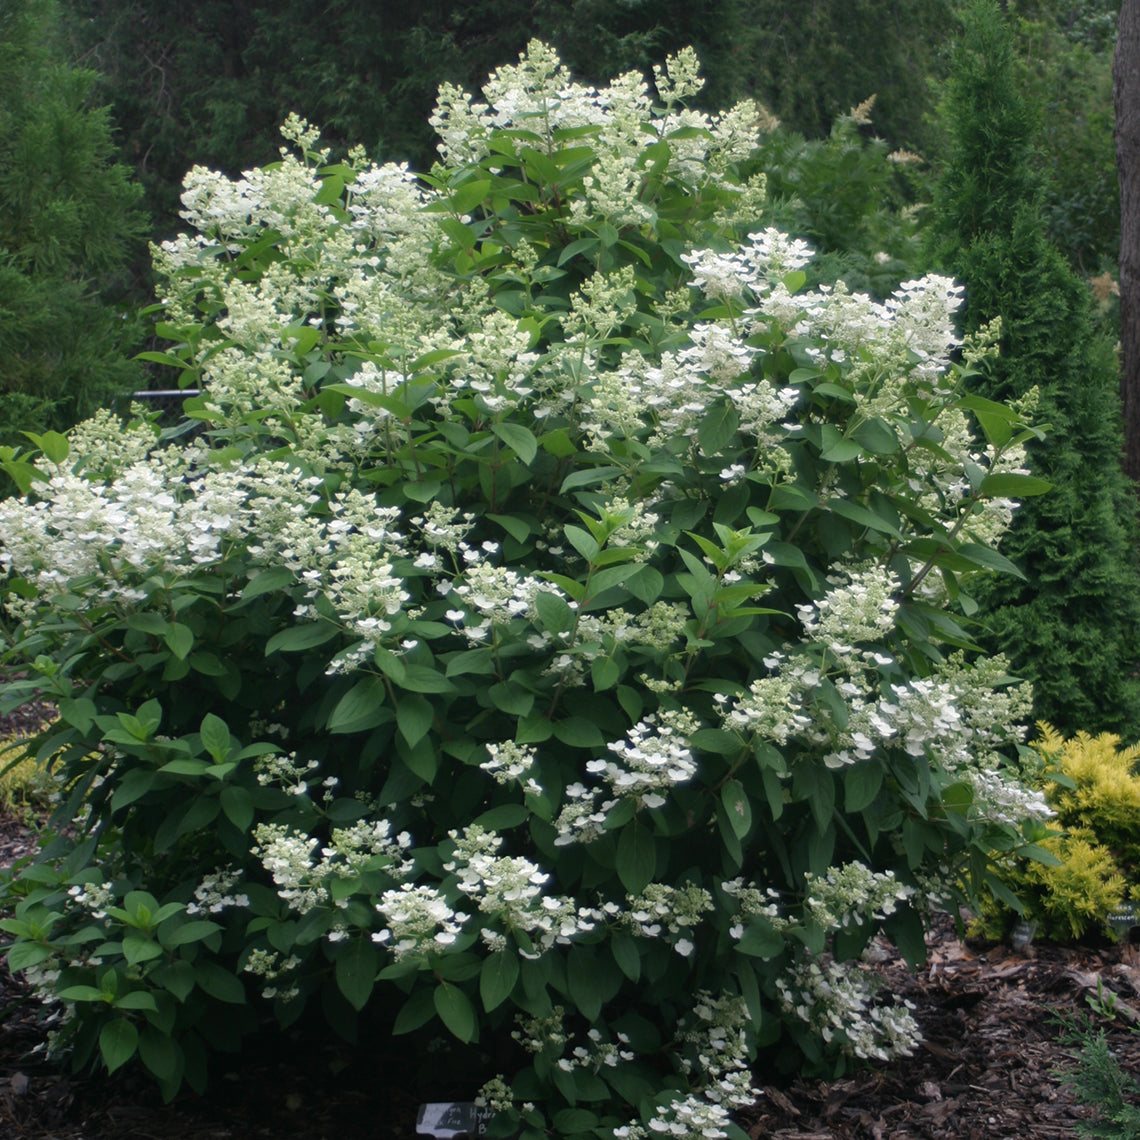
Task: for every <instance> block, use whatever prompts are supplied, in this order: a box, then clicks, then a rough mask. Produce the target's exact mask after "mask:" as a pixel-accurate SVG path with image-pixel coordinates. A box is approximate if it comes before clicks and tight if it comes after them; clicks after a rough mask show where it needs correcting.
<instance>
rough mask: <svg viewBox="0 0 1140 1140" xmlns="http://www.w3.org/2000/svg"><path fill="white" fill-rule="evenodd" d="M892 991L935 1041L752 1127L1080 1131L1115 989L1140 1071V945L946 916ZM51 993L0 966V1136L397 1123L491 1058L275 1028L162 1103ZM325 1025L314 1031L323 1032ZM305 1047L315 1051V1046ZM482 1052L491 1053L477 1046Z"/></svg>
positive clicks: (760, 1118)
mask: <svg viewBox="0 0 1140 1140" xmlns="http://www.w3.org/2000/svg"><path fill="white" fill-rule="evenodd" d="M33 846H34V836H33V835H31V833H29V831H28V830H27V828H26V827H24V826H23V825H22V824H21V823H20V822H18V821H16V820H13V819H9V818H5V817H3V816H0V866H6V865H8V864H10V863H11V862H12V861H13V860H15V859H18V858H21V857H23V856H24V855H27V854H29V853H30V851H31V850H32V848H33ZM875 949H877V950H878V957H879V958H880V959H881V960H880V961H879V963H878V965H877V966H876V969H877V970H878V971H879V972H880V973H881V975H882V976H883V979H884V982H885V989H886V990H887V992H893V993H895V994H897V995H899V996H900V997H904V998H906V999H907V1000H908V1001H910V1002H912V1003H913V1004H914V1006H915V1016H916V1017H917V1019H918V1021H919V1024H920V1025H921V1027H922V1030H923V1033H924V1036H925V1042H924V1044H923V1045H922V1046H921V1048H920V1049H919V1051H918V1052H917V1054H916V1055H915V1056H914V1057H912V1058H909V1059H907V1060H904V1061H900V1062H898V1063H896V1064H892V1065H885V1066H881V1067H879V1068H876V1069H873V1070H865V1071H860V1072H856V1073H855V1074H853V1075H851V1076H849V1077H847V1078H845V1079H842V1080H836V1081H807V1080H796V1081H794V1082H792V1083H791V1084H790V1085H789V1084H786V1083H780V1082H778V1081H776V1080H774V1079H772V1078H771V1076H770V1075H769V1074H766V1073H765V1072H763V1071H758V1072H757V1073H756V1084H757V1085H758V1086H759V1087H761V1088H762V1090H763V1096H762V1097H761V1098H760V1100H759V1101H758V1102H757V1103H756V1104H755V1106H754V1107H753V1108H752V1109H750V1110H748V1111H746V1112H743V1113H741V1114H739V1119H740V1123H741V1125H742V1127H743V1128H744V1129H745V1131H747V1132H748V1134H749V1136H750V1137H751V1138H752V1140H764V1138H771V1140H833V1138H838V1140H1007V1138H1008V1140H1053V1138H1061V1137H1073V1136H1075V1135H1076V1132H1075V1130H1074V1127H1075V1125H1076V1123H1077V1122H1079V1121H1081V1120H1087V1119H1088V1118H1089V1116H1088V1110H1087V1109H1085V1108H1082V1107H1080V1106H1077V1105H1075V1104H1074V1102H1073V1097H1072V1093H1071V1090H1069V1089H1068V1088H1067V1087H1066V1085H1065V1082H1064V1078H1063V1076H1061V1075H1059V1072H1058V1070H1059V1069H1062V1068H1064V1067H1065V1066H1067V1065H1069V1064H1071V1056H1070V1053H1069V1051H1068V1050H1067V1048H1066V1047H1065V1045H1064V1044H1063V1043H1062V1042H1061V1041H1060V1040H1059V1032H1060V1031H1059V1029H1058V1027H1057V1025H1056V1024H1055V1018H1056V1017H1057V1016H1058V1015H1059V1014H1068V1015H1073V1014H1083V1013H1087V1012H1088V1003H1087V1000H1086V999H1087V998H1089V997H1090V996H1091V997H1093V998H1096V997H1097V995H1098V983H1099V986H1100V994H1101V996H1102V997H1103V995H1104V994H1107V993H1111V994H1114V995H1116V999H1117V1000H1116V1016H1115V1018H1114V1019H1113V1020H1111V1021H1104V1020H1102V1021H1101V1022H1100V1024H1102V1025H1104V1027H1105V1028H1106V1030H1107V1032H1108V1035H1109V1039H1110V1044H1111V1046H1112V1048H1113V1049H1114V1051H1115V1052H1116V1054H1117V1057H1118V1059H1119V1060H1120V1062H1121V1065H1122V1067H1123V1068H1125V1069H1126V1070H1127V1071H1129V1072H1131V1073H1133V1074H1136V1075H1138V1076H1140V1034H1138V1033H1133V1032H1131V1031H1130V1026H1131V1025H1132V1024H1134V1023H1137V1022H1138V1021H1140V947H1138V946H1135V945H1113V946H1107V947H1101V948H1087V947H1081V948H1061V947H1052V946H1040V947H1032V948H1030V950H1029V952H1028V953H1027V954H1026V955H1019V954H1015V953H1014V952H1013V951H1011V950H1010V949H1008V948H1007V947H1005V946H1000V945H999V946H992V945H990V946H979V945H974V944H971V943H964V942H962V941H960V940H959V939H958V938H957V936H956V934H955V931H954V926H953V923H952V922H951V921H950V919H949V917H948V916H947V917H946V918H945V921H944V922H942V923H941V924H940V925H939V926H938V929H937V930H936V931H935V932H934V934H933V935H932V936H931V938H930V939H929V941H928V949H929V955H928V961H927V963H926V965H925V966H924V967H923V968H922V969H921V970H920V971H918V972H917V973H916V974H911V973H910V972H909V971H908V970H907V969H906V967H905V965H904V964H903V963H902V962H901V960H900V959H899V957H898V955H897V954H896V953H895V952H894V951H893V950H892V949H891V948H890V947H888V946H885V945H879V944H876V946H875ZM41 1016H42V1010H41V1007H40V1005H39V1003H38V1002H37V1001H36V1000H35V999H34V998H33V997H32V996H31V995H30V994H29V992H28V989H27V987H26V985H25V984H24V983H23V981H22V979H20V978H18V977H17V978H14V977H12V976H11V975H9V973H8V971H7V968H6V967H4V966H2V965H0V1137H2V1138H4V1140H247V1138H248V1140H261V1138H264V1140H277V1138H280V1137H289V1138H290V1140H358V1138H359V1140H365V1138H367V1140H388V1138H391V1140H405V1138H410V1137H412V1136H414V1135H415V1119H416V1108H417V1105H418V1104H419V1103H420V1102H421V1101H425V1100H449V1099H469V1098H470V1097H471V1096H472V1095H473V1093H474V1089H475V1087H476V1086H477V1085H478V1084H479V1083H480V1081H481V1080H482V1079H485V1077H486V1076H487V1075H490V1073H491V1072H492V1071H493V1067H489V1068H487V1070H486V1071H485V1072H483V1073H482V1074H481V1075H477V1074H476V1073H475V1072H473V1071H469V1072H467V1073H466V1074H465V1073H463V1072H462V1071H461V1069H460V1068H459V1067H458V1066H457V1065H456V1064H455V1063H454V1062H453V1060H452V1059H451V1058H449V1057H448V1056H446V1055H443V1056H414V1055H409V1052H410V1051H409V1050H407V1049H406V1048H403V1047H402V1045H403V1043H402V1042H398V1043H397V1044H396V1047H395V1048H392V1047H391V1046H392V1042H391V1041H390V1040H389V1041H385V1040H374V1041H370V1040H368V1039H367V1038H365V1039H362V1040H361V1041H360V1043H359V1044H358V1045H356V1046H349V1045H347V1044H345V1043H343V1042H340V1041H336V1040H331V1039H327V1038H321V1037H320V1036H319V1035H314V1034H309V1035H307V1036H306V1035H304V1034H303V1033H300V1032H299V1031H298V1032H294V1033H290V1032H285V1033H281V1032H277V1033H272V1034H268V1035H266V1037H265V1038H264V1039H260V1040H257V1041H255V1042H254V1043H253V1047H252V1048H250V1047H249V1045H248V1044H247V1047H246V1049H245V1050H244V1052H243V1054H242V1058H241V1059H238V1058H235V1059H234V1060H233V1063H232V1065H231V1066H230V1067H229V1068H228V1069H227V1067H226V1066H225V1065H222V1066H219V1068H218V1071H217V1073H215V1074H214V1075H213V1076H212V1078H211V1084H210V1087H209V1089H208V1091H207V1094H206V1095H205V1096H203V1097H195V1096H193V1095H192V1094H188V1093H187V1094H180V1095H179V1097H177V1098H176V1099H175V1100H174V1102H173V1103H172V1104H170V1105H163V1104H162V1103H161V1100H160V1098H159V1097H158V1095H157V1093H156V1091H155V1088H154V1086H153V1084H152V1083H151V1082H150V1081H149V1080H148V1079H147V1078H146V1077H144V1076H142V1075H140V1074H138V1073H135V1072H125V1073H124V1072H120V1073H116V1074H115V1075H114V1076H112V1077H110V1078H108V1077H106V1076H102V1077H99V1076H96V1077H91V1076H76V1075H74V1074H71V1073H67V1072H63V1071H60V1070H59V1069H58V1068H57V1067H55V1066H53V1065H51V1064H49V1063H47V1062H46V1061H45V1060H43V1058H42V1057H41V1056H40V1055H38V1054H36V1053H35V1052H33V1050H35V1049H36V1047H37V1046H38V1045H40V1044H41V1042H42V1041H43V1039H44V1032H45V1030H44V1026H43V1024H42V1021H41ZM314 1038H316V1040H314ZM306 1049H307V1050H308V1051H307V1052H306V1051H305V1050H306ZM483 1063H484V1065H485V1066H493V1062H492V1061H491V1059H490V1058H483Z"/></svg>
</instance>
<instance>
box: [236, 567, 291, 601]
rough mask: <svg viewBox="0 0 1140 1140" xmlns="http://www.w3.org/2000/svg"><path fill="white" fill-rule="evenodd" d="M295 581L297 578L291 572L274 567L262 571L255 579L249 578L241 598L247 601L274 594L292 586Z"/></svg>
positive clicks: (283, 568) (284, 568)
mask: <svg viewBox="0 0 1140 1140" xmlns="http://www.w3.org/2000/svg"><path fill="white" fill-rule="evenodd" d="M296 580H297V576H296V574H295V573H294V572H293V571H292V570H289V569H288V568H286V567H284V566H274V567H272V568H271V569H269V570H262V571H261V573H260V574H258V575H257V577H256V578H251V579H250V580H249V583H248V584H247V585H246V587H245V589H244V590H242V592H241V596H242V597H243V598H245V599H246V600H247V601H248V600H249V599H250V598H257V597H260V596H261V595H262V594H270V593H276V592H277V591H278V590H284V589H286V588H288V587H289V586H292V585H293V584H294V583H295V582H296Z"/></svg>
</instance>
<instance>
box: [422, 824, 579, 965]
mask: <svg viewBox="0 0 1140 1140" xmlns="http://www.w3.org/2000/svg"><path fill="white" fill-rule="evenodd" d="M449 834H450V836H451V839H452V840H453V841H454V842H455V854H454V855H453V857H452V859H451V861H450V862H447V863H445V864H444V865H443V867H444V870H445V871H450V872H451V873H452V874H453V875H455V877H456V879H457V883H456V886H457V888H458V889H459V890H460V891H461V892H462V893H463V894H464V895H466V896H467V897H468V898H469V899H471V901H472V902H473V904H474V905H475V906H476V907H478V910H479V913H480V915H481V916H482V917H483V919H484V920H485V921H487V922H490V923H495V924H497V925H498V926H499V927H501V928H502V930H504V931H522V932H523V933H525V934H526V935H528V936H529V937H530V939H531V940H532V941H533V942H534V944H535V947H536V955H537V953H540V952H541V951H544V950H549V949H550V948H551V947H552V946H554V945H555V944H562V945H565V944H566V943H569V942H570V941H571V940H572V939H573V938H575V937H576V936H577V935H579V934H586V933H588V932H589V931H591V930H593V929H594V927H595V925H596V923H597V920H598V919H599V918H600V917H601V916H600V914H599V913H598V912H597V911H596V910H593V909H590V908H581V909H579V908H577V907H576V906H575V905H574V901H573V900H572V899H568V898H563V897H560V896H557V895H547V894H543V887H545V886H546V884H547V883H548V882H549V881H550V875H549V874H547V873H545V872H544V871H542V870H540V868H539V867H538V866H537V864H535V863H532V862H531V861H530V860H529V859H526V858H524V857H522V856H517V855H499V854H497V852H498V851H499V849H500V848H501V847H502V845H503V839H502V836H499V835H496V834H495V833H494V832H493V831H485V830H484V829H483V828H481V827H479V826H476V825H473V826H471V827H468V828H465V829H464V830H463V833H462V834H459V833H458V832H455V831H452V832H450V833H449ZM496 933H497V932H496V931H491V932H489V934H490V937H489V938H488V941H491V942H497V940H496V938H495V935H496Z"/></svg>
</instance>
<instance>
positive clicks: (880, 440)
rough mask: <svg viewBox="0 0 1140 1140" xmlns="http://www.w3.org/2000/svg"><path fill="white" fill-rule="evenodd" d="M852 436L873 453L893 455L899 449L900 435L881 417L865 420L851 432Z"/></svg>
mask: <svg viewBox="0 0 1140 1140" xmlns="http://www.w3.org/2000/svg"><path fill="white" fill-rule="evenodd" d="M851 438H852V439H854V440H855V441H856V442H858V443H860V444H862V446H863V449H864V450H865V451H869V452H870V453H871V454H872V455H893V454H894V453H895V452H896V451H898V449H899V440H898V436H897V435H895V433H894V432H893V431H892V430H891V427H890V425H889V424H888V423H887V422H886V421H885V420H881V419H873V420H864V421H863V422H862V423H861V424H860V425H859V426H858V427H857V428H856V429H855V430H854V431H853V432H852V433H851Z"/></svg>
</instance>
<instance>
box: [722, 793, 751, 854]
mask: <svg viewBox="0 0 1140 1140" xmlns="http://www.w3.org/2000/svg"><path fill="white" fill-rule="evenodd" d="M720 798H721V803H723V804H724V811H725V815H726V816H727V818H728V823H729V826H730V827H731V828H732V831H733V834H734V835H735V836H736V838H737V839H743V838H744V837H745V836H746V835H747V834H748V832H749V831H750V830H751V829H752V804H751V803H750V802H749V799H748V794H747V793H746V792H745V790H744V785H743V784H742V783H741V782H740V781H739V780H728V781H727V782H726V783H725V785H724V787H722V788H721V790H720Z"/></svg>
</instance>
